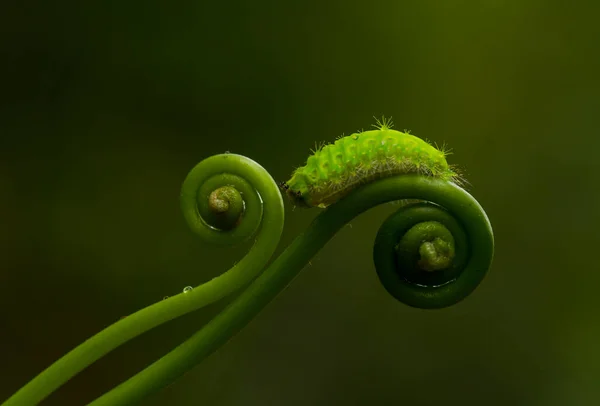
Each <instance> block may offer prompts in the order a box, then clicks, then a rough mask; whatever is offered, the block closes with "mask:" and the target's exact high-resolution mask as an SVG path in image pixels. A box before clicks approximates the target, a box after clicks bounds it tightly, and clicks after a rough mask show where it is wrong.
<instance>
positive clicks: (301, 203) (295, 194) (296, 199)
mask: <svg viewBox="0 0 600 406" xmlns="http://www.w3.org/2000/svg"><path fill="white" fill-rule="evenodd" d="M279 188H280V189H281V191H282V192H285V194H286V195H287V197H288V198H289V199H290V201H291V202H292V204H293V205H294V206H298V207H311V206H310V205H309V204H308V203H307V202H306V200H305V199H304V196H303V195H302V192H301V191H300V190H294V189H292V188H291V187H290V186H289V184H288V183H287V182H281V183H280V184H279Z"/></svg>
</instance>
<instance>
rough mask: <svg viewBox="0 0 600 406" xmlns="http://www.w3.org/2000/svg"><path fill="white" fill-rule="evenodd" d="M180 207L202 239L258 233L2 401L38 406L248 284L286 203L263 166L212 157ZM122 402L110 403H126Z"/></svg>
mask: <svg viewBox="0 0 600 406" xmlns="http://www.w3.org/2000/svg"><path fill="white" fill-rule="evenodd" d="M181 209H182V211H183V215H184V217H185V219H186V221H187V223H188V225H189V226H190V228H191V229H192V230H193V231H194V232H195V233H196V234H198V235H199V236H200V237H202V238H203V239H204V240H205V241H209V242H213V243H218V244H227V243H238V242H242V241H245V240H248V239H250V238H251V237H252V236H255V242H254V245H253V246H252V248H251V250H250V252H249V253H248V254H247V255H246V256H245V257H244V258H243V259H242V260H241V261H239V262H238V263H237V264H236V265H235V266H233V267H232V268H231V269H230V270H228V271H227V272H225V273H223V274H222V275H220V276H218V277H216V278H214V279H212V280H210V281H208V282H206V283H204V284H202V285H200V286H197V287H196V288H195V289H193V290H190V291H189V292H186V293H185V294H183V293H180V294H178V295H176V296H172V297H170V298H168V299H166V300H162V301H160V302H158V303H155V304H153V305H150V306H148V307H146V308H144V309H142V310H139V311H137V312H136V313H133V314H131V315H129V316H127V317H126V318H124V319H121V320H120V321H118V322H116V323H115V324H113V325H111V326H109V327H108V328H106V329H104V330H103V331H101V332H100V333H98V334H96V335H95V336H93V337H91V338H90V339H88V340H87V341H85V342H84V343H83V344H81V345H79V346H78V347H76V348H75V349H73V350H72V351H70V352H69V353H68V354H66V355H65V356H63V357H62V358H61V359H59V360H58V361H56V362H55V363H54V364H52V365H51V366H50V367H49V368H47V369H46V370H45V371H43V372H42V373H41V374H39V375H38V376H37V377H35V378H34V379H33V380H31V381H30V382H29V383H28V384H27V385H25V386H24V387H23V388H21V389H20V390H19V391H18V392H17V393H15V394H14V395H13V396H12V397H11V398H9V399H8V400H7V401H6V402H5V403H3V405H4V406H9V405H11V406H12V405H14V406H27V405H37V404H38V403H39V402H40V401H41V400H43V399H44V398H45V397H47V396H48V395H49V394H50V393H52V392H53V391H55V390H56V389H57V388H59V387H60V386H61V385H63V384H64V383H65V382H67V381H68V380H69V379H70V378H72V377H73V376H74V375H76V374H77V373H79V372H80V371H81V370H83V369H84V368H86V367H88V366H89V365H91V364H92V363H93V362H95V361H96V360H98V359H99V358H101V357H102V356H104V355H105V354H107V353H108V352H110V351H112V350H113V349H115V348H117V347H118V346H120V345H121V344H123V343H125V342H127V341H129V340H131V339H132V338H134V337H136V336H138V335H140V334H142V333H144V332H146V331H148V330H150V329H152V328H154V327H156V326H158V325H160V324H162V323H165V322H167V321H169V320H172V319H175V318H177V317H179V316H181V315H183V314H186V313H189V312H191V311H193V310H196V309H199V308H201V307H203V306H206V305H208V304H210V303H213V302H215V301H217V300H219V299H221V298H223V297H225V296H227V295H229V294H230V293H232V292H234V291H235V290H237V289H239V288H241V287H243V286H244V285H246V284H248V283H249V282H250V281H251V280H252V279H254V277H256V275H257V274H258V273H259V272H260V271H262V270H263V269H264V267H265V265H266V264H267V262H268V261H269V259H270V258H271V256H272V255H273V252H274V251H275V248H276V247H277V244H278V242H279V239H280V237H281V233H282V231H283V220H284V211H283V201H282V198H281V194H280V193H279V189H278V186H277V184H276V183H275V181H274V180H273V178H272V177H271V175H269V173H268V172H267V171H266V170H265V169H264V168H263V167H262V166H260V165H259V164H257V163H256V162H254V161H252V160H251V159H249V158H246V157H243V156H241V155H235V154H222V155H216V156H212V157H210V158H207V159H205V160H204V161H202V162H200V163H199V164H198V165H196V166H195V167H194V168H193V169H192V171H191V172H190V173H189V174H188V176H187V178H186V179H185V181H184V183H183V186H182V188H181ZM123 402H124V403H119V402H116V403H115V404H130V403H127V402H125V400H123Z"/></svg>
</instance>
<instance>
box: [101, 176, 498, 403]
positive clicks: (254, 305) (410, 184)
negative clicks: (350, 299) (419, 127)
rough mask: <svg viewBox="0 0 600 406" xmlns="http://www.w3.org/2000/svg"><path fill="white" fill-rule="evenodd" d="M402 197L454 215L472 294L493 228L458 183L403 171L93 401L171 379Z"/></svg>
mask: <svg viewBox="0 0 600 406" xmlns="http://www.w3.org/2000/svg"><path fill="white" fill-rule="evenodd" d="M400 199H419V200H424V201H430V202H435V203H437V204H439V205H440V206H442V207H444V208H445V209H446V210H447V211H448V213H449V214H451V215H452V216H455V217H456V219H457V221H458V222H459V223H460V225H461V226H462V227H463V228H464V230H465V232H466V235H467V239H468V242H469V244H470V247H469V252H470V256H469V258H468V260H467V264H466V267H465V272H466V273H467V275H468V276H469V277H468V278H467V279H463V280H461V279H460V277H459V278H457V280H458V283H459V286H460V288H461V289H464V290H465V291H466V292H467V294H468V293H470V292H471V291H472V290H473V289H474V287H475V286H476V283H475V282H477V283H478V281H479V280H480V279H481V278H482V277H483V274H485V272H486V271H487V269H488V268H489V266H490V264H491V261H492V257H493V249H494V238H493V233H492V228H491V225H490V222H489V220H488V218H487V216H486V214H485V212H484V211H483V209H482V208H481V206H480V205H479V203H478V202H477V201H476V200H475V199H474V198H473V197H472V196H471V195H470V194H469V193H467V192H466V191H464V190H463V189H461V188H460V187H458V186H456V185H454V184H452V183H448V182H444V181H440V180H437V179H432V178H426V177H421V176H406V175H404V176H398V177H392V178H386V179H381V180H378V181H377V182H375V183H372V184H368V185H365V186H363V187H362V188H360V189H358V190H356V191H355V192H353V193H352V194H351V195H349V196H347V197H346V198H344V199H342V200H340V201H339V202H337V203H336V204H334V205H332V206H330V207H329V208H328V209H326V210H325V211H324V212H323V213H321V214H320V215H319V216H317V218H316V219H315V220H314V221H313V222H312V224H311V225H310V226H309V228H308V229H307V230H306V231H305V232H304V233H303V234H301V235H300V236H298V237H297V238H296V239H295V240H294V241H293V242H292V244H291V245H290V246H289V247H288V248H287V249H286V250H285V251H284V252H283V253H282V254H281V255H280V256H279V257H278V258H277V259H276V260H275V261H273V263H272V264H271V265H270V266H269V267H268V268H267V269H266V270H265V272H263V273H262V274H261V275H260V276H259V277H258V278H257V279H256V280H255V281H254V282H253V283H252V284H251V285H250V286H249V287H248V288H247V289H246V290H244V291H243V292H242V293H241V294H240V295H239V296H238V297H237V298H236V299H235V300H234V301H233V302H232V303H231V304H230V305H229V306H228V307H227V308H226V309H225V310H223V311H222V312H221V313H220V314H218V315H217V316H216V317H215V318H214V319H212V320H211V321H210V322H209V323H208V324H207V325H206V326H204V327H203V328H202V329H201V330H200V331H198V332H197V333H195V334H194V335H193V336H192V337H191V338H189V339H188V340H187V341H185V342H184V343H183V344H181V345H179V346H178V347H176V348H175V349H174V350H173V351H171V352H170V353H168V354H167V355H165V356H164V357H162V358H161V359H159V360H158V361H156V362H155V363H153V364H152V365H150V366H149V367H147V368H146V369H145V370H143V371H142V372H140V373H138V374H137V375H135V376H133V377H132V378H130V379H129V380H127V381H126V382H124V383H122V384H121V385H119V386H117V387H116V388H114V389H113V390H111V391H110V392H108V393H106V394H104V395H103V396H101V397H99V398H98V399H96V400H95V401H94V402H92V403H91V405H94V406H102V405H111V406H115V405H130V404H132V403H136V402H139V401H140V400H142V399H143V398H145V397H146V396H148V395H150V394H152V393H154V392H157V391H158V390H160V389H161V388H163V387H165V386H167V385H168V384H170V383H172V382H173V381H174V380H175V379H177V378H178V377H180V376H181V375H183V374H184V373H185V372H186V371H188V370H189V369H191V368H192V367H194V366H195V365H196V364H197V363H198V362H200V361H201V360H203V359H204V358H206V357H207V356H208V355H210V354H211V353H212V352H214V351H215V350H217V349H218V348H219V347H220V346H222V345H223V344H224V343H226V342H227V341H228V340H229V339H230V338H231V337H233V336H234V335H235V334H236V333H237V332H238V331H239V330H240V329H242V328H243V327H244V326H245V325H246V324H247V323H248V322H250V320H252V319H253V318H254V317H255V316H256V315H257V314H258V313H259V312H260V311H261V310H262V309H263V308H264V307H265V306H266V305H267V304H268V303H269V302H270V301H271V300H272V299H273V298H275V296H277V295H278V294H279V293H280V292H281V290H283V289H284V288H285V287H286V286H287V285H288V284H289V283H290V282H291V281H292V280H293V279H294V277H295V276H296V275H297V274H298V272H299V271H300V270H301V269H302V268H303V267H304V266H305V265H306V264H307V262H308V261H309V260H310V259H311V258H312V257H313V256H314V255H315V254H316V253H317V252H318V251H319V250H320V249H321V248H322V247H323V246H324V245H325V244H326V243H327V241H329V240H330V239H331V237H333V235H334V234H335V233H336V232H337V231H338V230H339V229H340V228H341V227H342V226H343V225H345V224H346V223H347V222H348V221H350V220H351V219H352V218H354V217H355V216H357V215H359V214H360V213H362V212H364V211H366V210H367V209H369V208H371V207H374V206H376V205H379V204H382V203H385V202H389V201H394V200H400ZM473 275H476V276H477V277H476V278H473V277H472V276H473ZM444 292H445V291H442V294H444ZM464 296H466V294H465V295H464ZM440 300H441V299H440Z"/></svg>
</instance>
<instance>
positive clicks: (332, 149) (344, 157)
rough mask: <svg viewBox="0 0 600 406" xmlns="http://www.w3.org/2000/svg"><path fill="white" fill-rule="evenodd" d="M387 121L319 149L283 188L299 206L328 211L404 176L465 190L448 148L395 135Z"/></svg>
mask: <svg viewBox="0 0 600 406" xmlns="http://www.w3.org/2000/svg"><path fill="white" fill-rule="evenodd" d="M392 125H393V123H392V121H391V120H390V119H385V118H382V120H381V121H379V120H377V124H376V125H374V127H376V128H377V129H376V130H371V131H365V132H360V133H354V134H352V135H349V136H347V137H341V138H338V139H337V140H336V141H335V143H333V144H329V145H325V146H323V147H321V148H317V149H316V150H315V151H314V153H313V154H312V155H311V156H310V157H308V160H307V161H306V165H305V166H303V167H300V168H298V169H296V170H295V171H294V173H293V174H292V177H291V179H290V180H289V181H287V182H282V183H281V184H280V187H281V189H282V190H283V191H285V193H286V194H287V195H288V197H289V198H290V200H291V201H292V202H293V203H294V205H295V206H303V207H321V208H325V207H327V206H329V205H330V204H333V203H335V202H336V201H338V200H339V199H341V198H342V197H344V196H346V195H347V194H348V193H350V192H351V191H353V190H354V189H355V188H356V187H358V186H360V185H362V184H364V183H367V182H370V181H372V180H374V179H378V178H384V177H388V176H393V175H401V174H413V173H414V174H422V175H426V176H432V177H435V178H439V179H442V180H448V181H453V182H455V183H458V184H461V183H462V182H463V179H462V178H461V176H460V175H459V174H458V172H457V170H456V168H455V167H453V166H451V165H448V162H446V156H447V155H448V154H449V152H448V151H446V150H445V149H444V148H442V149H441V150H440V149H437V148H435V147H434V146H432V145H430V144H429V143H428V142H427V141H425V140H423V139H421V138H418V137H415V136H414V135H411V134H409V133H406V132H400V131H396V130H392Z"/></svg>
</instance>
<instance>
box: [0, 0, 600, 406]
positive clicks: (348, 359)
mask: <svg viewBox="0 0 600 406" xmlns="http://www.w3.org/2000/svg"><path fill="white" fill-rule="evenodd" d="M559 3H564V5H559ZM584 4H585V3H584V2H559V1H543V0H537V1H527V0H521V1H502V0H487V1H470V2H468V1H449V0H448V1H441V0H439V1H412V2H405V1H395V2H385V3H382V2H377V1H369V2H348V1H339V0H338V1H322V2H317V3H308V2H304V1H302V2H295V1H291V0H290V1H281V0H280V1H246V2H244V1H231V0H230V1H217V0H215V1H210V2H209V1H195V2H189V1H188V2H161V1H144V2H141V1H135V2H132V1H120V2H118V1H113V2H99V1H89V2H84V1H82V2H79V3H77V2H72V4H68V3H66V2H61V3H56V2H50V1H47V2H42V1H38V2H17V1H12V0H9V1H6V2H4V1H3V2H2V3H1V5H0V27H1V28H0V29H1V32H2V36H1V38H0V41H1V42H0V45H1V48H0V50H1V57H2V60H1V65H2V66H1V67H0V73H1V77H0V83H1V84H2V88H1V89H0V103H1V105H0V118H1V121H0V134H1V137H0V158H1V160H0V193H1V194H0V267H1V268H0V343H1V344H2V346H1V350H0V375H1V383H0V400H3V399H5V398H6V397H8V396H9V395H10V394H12V393H13V392H14V391H16V390H17V389H18V388H19V387H21V386H22V385H23V384H25V383H26V382H27V381H28V380H29V379H31V378H33V377H34V376H35V375H36V374H37V373H39V372H40V371H41V370H42V369H43V368H45V367H46V366H48V365H50V364H51V363H52V362H53V361H55V360H56V359H58V358H59V357H60V356H61V355H63V354H64V353H66V352H67V351H68V350H70V349H71V348H73V347H74V346H76V345H77V344H79V343H81V342H82V341H83V340H85V339H86V338H88V337H89V336H91V335H93V334H95V333H96V332H98V331H100V330H101V329H103V328H104V327H106V326H108V325H109V324H111V323H113V322H115V321H117V320H118V319H119V318H120V317H121V316H124V315H126V314H129V313H132V312H135V311H136V310H138V309H140V308H142V307H145V306H147V305H149V304H151V303H154V302H156V301H158V300H161V299H162V297H163V296H165V295H173V294H176V293H178V292H181V290H182V289H183V288H184V287H185V286H187V285H198V284H200V283H202V282H203V281H206V280H208V279H210V278H211V277H213V276H215V275H218V274H219V273H221V272H222V271H224V270H225V269H227V268H228V266H230V265H231V264H232V263H233V262H234V261H235V258H239V257H241V256H242V255H243V254H244V252H245V251H246V250H247V248H248V247H236V248H234V249H226V248H215V247H212V246H208V245H206V244H204V243H202V242H200V241H199V240H198V239H197V238H196V237H195V236H194V235H192V233H191V232H190V231H189V230H188V228H187V226H186V225H185V223H184V221H183V218H182V216H181V214H180V212H179V206H178V204H179V203H178V194H179V187H180V185H181V183H182V181H183V179H184V177H185V176H186V174H187V172H188V171H189V170H190V169H191V168H192V167H193V166H194V165H195V164H196V163H197V162H198V161H200V160H202V159H204V158H206V157H208V156H210V155H213V154H217V153H222V152H224V151H227V150H228V151H231V152H235V153H239V154H242V155H246V156H248V157H251V158H252V159H254V160H256V161H257V162H259V163H260V164H262V165H263V166H264V167H265V168H266V169H267V170H268V171H269V172H270V173H271V174H272V176H273V177H274V178H275V179H276V180H277V181H281V180H286V179H287V178H288V176H289V174H290V173H291V171H292V169H293V168H294V167H295V166H298V165H301V164H302V163H303V162H304V161H305V159H306V158H307V156H308V153H309V148H310V147H312V146H313V145H314V143H315V142H321V141H333V140H334V139H335V137H337V136H339V135H341V134H342V133H344V134H346V135H348V134H350V133H352V132H354V131H356V130H359V129H361V128H368V127H369V126H370V125H371V124H372V123H373V122H374V120H373V118H372V116H374V115H377V116H380V115H382V114H384V115H387V116H389V115H391V116H393V118H394V121H395V123H396V128H398V129H400V130H403V129H410V130H411V131H412V133H413V134H416V135H418V136H422V137H426V138H428V139H430V140H432V141H435V142H437V143H438V144H441V143H443V142H446V143H447V144H448V145H450V146H451V147H452V148H453V151H454V155H452V156H451V157H450V161H451V163H455V164H458V165H460V166H461V167H462V168H463V169H464V171H465V173H466V177H467V178H468V179H469V180H470V182H471V184H472V187H471V188H470V189H469V190H470V191H471V193H472V194H473V195H474V196H475V197H476V198H477V199H478V200H479V201H480V202H481V204H482V205H483V207H484V208H485V209H486V210H487V212H488V215H489V217H490V219H491V221H492V224H493V226H494V229H495V233H496V238H497V252H496V258H495V261H494V264H493V267H492V269H491V271H490V273H489V276H488V277H487V278H486V280H485V281H484V282H483V284H482V285H481V286H480V288H479V289H478V290H476V291H475V293H474V294H473V295H472V296H470V297H469V298H468V299H466V300H465V301H464V302H462V303H460V304H458V305H456V306H454V307H452V308H449V309H445V310H440V311H422V310H416V309H412V308H409V307H407V306H404V305H402V304H400V303H398V302H396V301H394V300H393V299H392V298H391V297H390V296H389V295H388V294H387V293H386V292H385V291H384V289H383V288H382V287H381V286H380V284H379V281H378V279H377V276H376V273H375V271H374V268H373V265H372V262H371V248H372V243H373V240H374V236H375V233H376V230H377V228H378V227H379V224H380V223H381V221H382V220H383V219H384V218H385V217H386V216H387V215H388V214H389V213H390V212H391V211H393V209H394V207H393V206H392V205H386V206H384V207H379V208H376V209H373V210H371V211H370V212H369V213H367V214H364V215H363V216H361V217H359V218H357V219H356V220H354V221H353V222H352V227H346V228H345V229H344V230H343V231H341V232H340V233H339V234H338V235H337V236H336V237H335V238H334V240H332V241H331V243H330V244H328V245H327V246H326V247H324V249H323V250H322V251H321V253H320V254H319V255H318V256H317V257H316V258H314V259H313V260H312V265H311V266H309V267H307V268H306V269H305V270H304V271H303V273H302V274H301V276H300V277H299V278H297V279H296V280H295V281H294V283H293V284H292V285H291V286H290V287H289V288H288V289H287V290H286V291H285V292H284V293H283V294H281V295H280V296H279V297H278V298H277V299H276V300H275V302H274V303H272V304H271V305H270V306H269V307H268V308H267V309H266V310H265V311H264V312H262V313H261V314H260V316H259V317H257V318H256V319H255V320H254V321H253V322H252V323H251V324H250V325H249V326H248V327H247V328H246V329H245V330H244V331H243V332H242V333H241V334H239V335H238V336H237V337H236V338H235V339H234V340H232V341H231V342H230V343H228V344H227V345H226V346H225V347H223V348H222V349H221V350H220V351H219V352H217V353H216V354H214V355H213V356H211V357H210V358H209V359H208V360H206V362H204V363H202V364H201V365H199V366H197V367H196V368H195V369H194V370H192V371H191V372H189V373H188V374H187V375H186V376H185V377H183V378H182V379H180V380H179V381H178V382H176V383H175V384H173V385H171V386H170V387H168V388H167V389H165V390H163V391H162V392H161V393H160V394H158V395H156V396H154V397H152V398H150V399H148V400H147V401H146V402H145V403H144V404H145V405H151V406H153V405H182V406H185V405H215V406H238V405H239V406H241V405H244V406H246V405H285V406H295V405H299V406H300V405H302V406H304V405H318V406H321V405H388V404H389V405H396V404H398V405H400V404H401V405H407V406H410V405H415V406H430V405H431V406H433V405H461V406H466V405H527V406H531V405H543V406H545V405H557V406H558V405H561V406H563V405H574V406H580V405H594V404H598V403H599V402H600V366H599V365H600V347H599V343H600V321H599V320H598V311H599V309H600V296H598V284H599V283H600V272H599V271H600V261H599V258H600V257H599V255H598V249H597V247H598V243H599V242H600V237H599V236H598V224H599V222H600V221H599V220H600V219H599V217H600V214H599V210H598V208H599V203H600V182H599V179H600V159H599V157H600V155H599V154H600V139H599V137H598V133H597V129H598V113H599V102H598V93H599V92H598V91H599V90H600V86H599V79H598V77H599V76H598V75H599V72H600V71H599V68H600V52H599V51H600V46H599V44H600V42H599V38H600V35H599V34H600V29H599V28H597V27H598V15H599V14H598V12H599V10H598V7H596V8H595V9H592V8H591V7H583V5H584ZM316 212H317V210H309V211H299V210H296V211H294V212H292V211H291V210H288V212H287V215H286V221H287V224H286V228H285V232H284V237H283V240H282V243H281V247H280V250H281V249H282V248H283V247H285V246H286V245H287V244H288V243H289V242H290V241H291V239H292V238H293V237H294V236H295V235H297V234H298V233H299V232H301V231H302V230H303V229H305V228H306V226H307V225H308V223H309V221H310V219H311V218H312V217H314V215H315V214H316ZM225 304H226V303H218V304H216V305H213V306H211V307H209V308H206V309H202V310H201V311H198V312H196V313H194V314H191V315H188V316H186V317H183V318H182V319H179V320H176V321H174V322H171V323H169V324H167V325H163V326H161V327H160V328H158V329H156V331H152V332H150V333H148V334H146V335H143V336H141V337H139V338H137V339H135V340H133V341H132V342H130V343H128V344H127V345H125V346H123V347H121V348H119V349H118V350H116V351H115V352H113V353H111V354H110V355H109V356H107V357H105V358H103V359H102V360H101V361H100V362H98V363H97V364H95V365H93V366H92V367H91V368H89V369H87V370H86V371H84V372H83V373H82V374H80V375H79V376H77V377H76V378H74V379H73V380H72V381H71V382H69V383H68V384H67V385H65V386H64V387H63V388H61V389H60V390H59V391H58V392H56V393H55V394H53V395H52V396H51V397H50V398H49V399H48V400H47V401H46V402H45V403H44V404H47V405H63V406H68V405H82V404H84V403H85V402H88V401H90V400H91V399H93V398H95V397H97V396H99V395H100V394H101V393H103V392H105V391H107V390H108V389H110V388H111V387H113V386H114V385H116V384H117V383H119V382H121V381H122V380H124V379H126V378H127V377H129V376H131V375H132V374H134V373H135V372H137V371H139V370H140V369H142V368H143V367H144V366H145V365H147V364H148V363H150V362H152V361H153V360H155V359H157V358H158V357H160V356H161V355H163V354H164V353H165V352H167V351H168V350H169V349H171V348H173V347H174V346H175V345H177V344H178V343H179V342H181V341H182V340H184V339H185V338H186V337H187V336H188V335H189V334H191V333H192V332H193V331H196V330H197V329H198V328H200V327H201V326H202V325H203V323H205V322H206V321H207V320H209V319H210V318H211V317H212V316H213V315H214V314H216V313H217V312H218V311H219V310H220V309H221V308H222V307H223V306H224V305H225Z"/></svg>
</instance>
